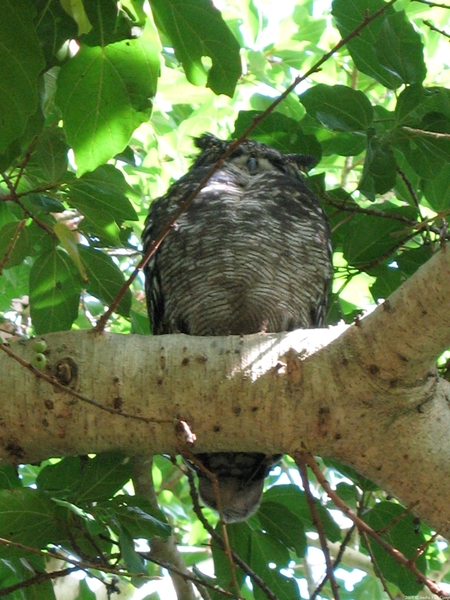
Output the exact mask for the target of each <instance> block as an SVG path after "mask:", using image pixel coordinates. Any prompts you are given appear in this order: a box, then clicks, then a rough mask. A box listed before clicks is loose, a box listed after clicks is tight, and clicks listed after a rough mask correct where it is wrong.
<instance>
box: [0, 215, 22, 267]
mask: <svg viewBox="0 0 450 600" xmlns="http://www.w3.org/2000/svg"><path fill="white" fill-rule="evenodd" d="M26 222H27V220H26V219H22V220H21V221H19V222H18V223H17V229H16V231H15V233H14V235H13V236H12V238H11V241H10V242H9V244H8V247H7V248H6V251H5V254H4V255H3V258H2V260H1V261H0V275H1V274H2V272H3V267H4V266H5V265H6V263H7V262H8V260H9V257H10V256H11V252H12V251H13V250H14V247H15V245H16V244H17V240H18V239H19V237H20V234H21V233H22V231H23V228H24V227H25V224H26Z"/></svg>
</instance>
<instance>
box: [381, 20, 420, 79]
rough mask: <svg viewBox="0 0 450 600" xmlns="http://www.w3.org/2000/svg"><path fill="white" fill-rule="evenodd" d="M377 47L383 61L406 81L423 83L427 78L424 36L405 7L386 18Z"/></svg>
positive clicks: (382, 24)
mask: <svg viewBox="0 0 450 600" xmlns="http://www.w3.org/2000/svg"><path fill="white" fill-rule="evenodd" d="M375 51H376V54H377V58H378V60H379V61H380V64H382V65H384V66H385V67H386V68H387V69H389V70H390V71H391V73H395V74H396V75H398V77H400V79H401V80H402V82H403V83H422V81H423V80H424V79H425V76H426V74H427V70H426V67H425V62H424V59H423V44H422V40H421V38H420V35H419V34H418V33H417V31H416V30H415V29H414V27H413V25H412V24H411V23H410V21H409V20H408V18H407V16H406V13H405V11H403V10H401V11H399V12H394V13H392V14H390V15H387V16H386V17H385V18H383V20H382V23H381V28H380V31H379V35H378V40H377V44H376V46H375Z"/></svg>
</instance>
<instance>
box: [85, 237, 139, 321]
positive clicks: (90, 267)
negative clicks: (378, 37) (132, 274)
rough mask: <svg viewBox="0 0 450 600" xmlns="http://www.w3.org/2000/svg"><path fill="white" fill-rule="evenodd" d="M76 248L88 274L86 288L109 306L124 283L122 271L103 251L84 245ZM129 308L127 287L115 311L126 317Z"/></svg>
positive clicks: (129, 294) (129, 299) (129, 300)
mask: <svg viewBox="0 0 450 600" xmlns="http://www.w3.org/2000/svg"><path fill="white" fill-rule="evenodd" d="M78 249H79V252H80V256H81V260H82V261H83V264H84V266H85V267H86V272H87V276H88V284H87V286H86V290H87V291H88V292H89V293H90V294H92V295H93V296H95V297H96V298H98V299H99V300H101V301H102V302H103V303H104V304H106V305H108V306H109V305H110V304H111V302H112V301H113V300H114V298H115V297H116V295H117V293H118V292H119V290H120V288H121V287H122V285H123V284H124V283H125V277H124V275H123V273H122V271H121V270H120V269H119V267H118V266H117V265H116V264H115V263H114V261H113V259H112V258H111V257H110V256H108V255H107V254H105V253H104V252H102V251H100V250H95V249H94V248H88V247H86V246H78ZM130 309H131V292H130V290H129V289H128V290H127V291H126V292H125V295H124V297H123V298H122V300H121V301H120V302H119V304H118V306H117V308H116V312H118V313H119V314H121V315H124V316H126V317H127V316H129V314H130Z"/></svg>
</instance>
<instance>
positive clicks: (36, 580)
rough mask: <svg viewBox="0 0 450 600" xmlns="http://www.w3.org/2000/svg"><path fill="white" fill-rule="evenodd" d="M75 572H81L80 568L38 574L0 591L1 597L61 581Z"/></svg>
mask: <svg viewBox="0 0 450 600" xmlns="http://www.w3.org/2000/svg"><path fill="white" fill-rule="evenodd" d="M75 571H79V569H78V567H67V568H66V569H60V570H59V571H51V572H50V573H46V572H44V573H36V575H33V577H30V578H29V579H25V580H24V581H20V582H19V583H15V584H14V585H9V586H8V587H4V588H2V589H0V596H8V594H12V593H13V592H16V591H17V590H23V589H25V588H27V587H30V586H32V585H38V584H40V583H44V582H45V581H48V580H49V579H50V580H52V579H59V578H60V577H67V575H70V574H71V573H74V572H75Z"/></svg>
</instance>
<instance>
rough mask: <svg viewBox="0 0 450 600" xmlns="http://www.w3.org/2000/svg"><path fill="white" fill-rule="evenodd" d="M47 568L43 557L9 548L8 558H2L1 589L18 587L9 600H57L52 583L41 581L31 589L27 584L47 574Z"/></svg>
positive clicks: (0, 565)
mask: <svg viewBox="0 0 450 600" xmlns="http://www.w3.org/2000/svg"><path fill="white" fill-rule="evenodd" d="M45 567H46V565H45V560H44V557H43V556H37V555H36V554H34V553H31V552H27V551H26V550H23V549H20V550H19V549H18V548H12V547H10V548H8V556H7V557H5V558H0V582H1V589H2V591H4V590H5V589H6V588H8V587H9V586H14V585H17V590H16V592H11V593H10V594H8V596H7V597H8V600H41V598H45V600H55V593H54V590H53V585H52V582H51V581H49V580H47V581H41V582H40V583H39V585H33V586H30V587H28V586H27V584H26V583H25V582H26V581H27V580H29V579H32V578H33V577H35V576H36V575H37V574H39V573H45ZM20 584H22V585H20ZM94 600H95V599H94Z"/></svg>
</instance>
